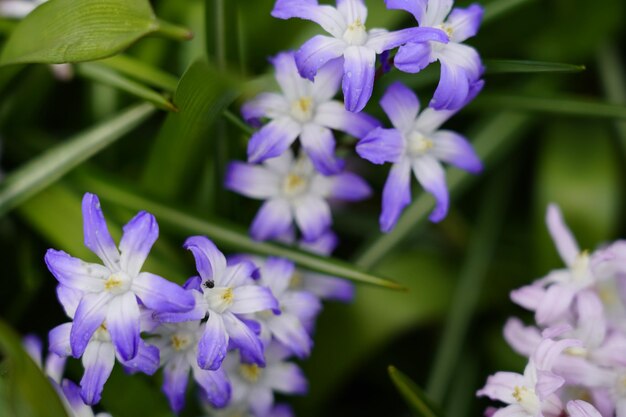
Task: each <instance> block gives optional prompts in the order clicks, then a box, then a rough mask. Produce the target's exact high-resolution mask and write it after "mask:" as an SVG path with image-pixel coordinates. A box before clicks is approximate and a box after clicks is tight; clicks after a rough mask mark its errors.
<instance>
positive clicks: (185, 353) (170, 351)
mask: <svg viewBox="0 0 626 417" xmlns="http://www.w3.org/2000/svg"><path fill="white" fill-rule="evenodd" d="M151 333H152V334H154V335H155V336H157V338H155V339H154V344H155V345H156V346H157V347H158V348H159V350H160V352H161V364H162V365H163V392H164V393H165V395H166V396H167V398H168V400H169V403H170V407H171V408H172V410H174V411H175V412H177V413H178V412H180V411H181V410H182V409H183V407H184V405H185V391H186V388H187V382H188V380H189V372H190V371H191V373H192V375H193V378H194V380H195V381H196V382H197V383H198V384H199V385H200V387H201V388H202V390H203V392H204V396H203V399H204V400H206V401H207V402H208V403H210V404H211V406H213V407H216V408H221V407H224V406H226V404H228V401H229V400H230V391H231V389H230V382H229V381H228V377H227V376H226V373H225V372H224V370H223V369H218V370H215V371H209V370H206V369H202V368H200V367H199V366H198V359H197V357H198V342H199V340H200V338H201V337H202V333H203V328H202V323H201V322H200V321H190V322H183V323H163V324H161V325H159V326H158V327H156V328H155V329H153V330H152V331H151Z"/></svg>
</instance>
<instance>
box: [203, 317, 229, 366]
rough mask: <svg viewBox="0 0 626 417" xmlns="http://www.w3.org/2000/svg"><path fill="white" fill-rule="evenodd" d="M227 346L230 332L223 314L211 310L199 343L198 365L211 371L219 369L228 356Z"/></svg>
mask: <svg viewBox="0 0 626 417" xmlns="http://www.w3.org/2000/svg"><path fill="white" fill-rule="evenodd" d="M227 348H228V334H227V330H226V327H225V326H224V320H223V315H221V314H217V313H214V312H210V313H209V319H208V320H207V322H206V327H205V328H204V333H202V337H201V338H200V342H199V343H198V366H199V367H200V368H202V369H208V370H211V371H214V370H216V369H219V367H220V366H221V365H222V361H223V360H224V358H225V357H226V350H227Z"/></svg>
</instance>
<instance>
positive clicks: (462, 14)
mask: <svg viewBox="0 0 626 417" xmlns="http://www.w3.org/2000/svg"><path fill="white" fill-rule="evenodd" d="M484 13H485V10H484V9H483V8H482V7H481V6H480V5H478V4H472V5H470V6H469V7H468V8H465V9H462V8H456V9H454V10H452V13H450V16H448V19H447V22H446V24H447V25H448V26H450V27H451V28H452V36H451V37H450V40H451V41H453V42H463V41H464V40H466V39H468V38H471V37H472V36H475V35H476V33H478V28H479V27H480V23H481V21H482V19H483V14H484Z"/></svg>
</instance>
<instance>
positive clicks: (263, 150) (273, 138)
mask: <svg viewBox="0 0 626 417" xmlns="http://www.w3.org/2000/svg"><path fill="white" fill-rule="evenodd" d="M300 131H301V127H300V125H299V124H298V123H296V122H295V121H294V120H293V119H291V118H290V117H281V118H278V119H275V120H272V121H271V122H269V123H268V124H266V125H265V126H263V127H262V128H261V130H259V131H257V132H255V133H254V134H253V135H252V137H251V138H250V142H248V162H252V163H257V162H262V161H265V160H266V159H268V158H274V157H276V156H280V155H281V154H282V153H283V152H285V151H286V150H287V149H289V146H291V144H292V143H293V141H294V140H296V138H297V137H298V135H299V134H300Z"/></svg>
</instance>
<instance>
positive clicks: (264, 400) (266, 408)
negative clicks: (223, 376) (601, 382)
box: [248, 386, 622, 417]
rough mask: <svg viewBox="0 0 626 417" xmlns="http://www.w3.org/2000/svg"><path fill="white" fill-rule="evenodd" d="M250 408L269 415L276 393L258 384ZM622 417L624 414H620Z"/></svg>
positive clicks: (256, 413) (253, 412)
mask: <svg viewBox="0 0 626 417" xmlns="http://www.w3.org/2000/svg"><path fill="white" fill-rule="evenodd" d="M248 398H249V400H248V401H249V402H250V410H252V414H253V415H255V416H269V412H270V411H271V409H272V405H273V404H274V393H273V392H272V390H271V389H270V388H267V387H264V386H257V387H255V388H253V389H252V391H251V392H250V394H249V396H248ZM618 417H622V416H618Z"/></svg>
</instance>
